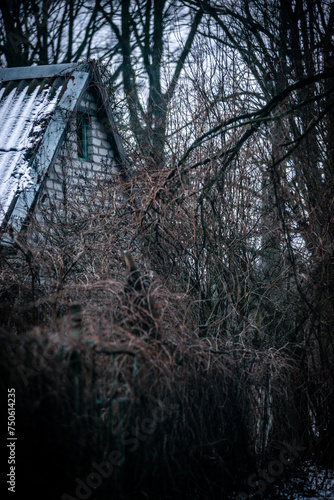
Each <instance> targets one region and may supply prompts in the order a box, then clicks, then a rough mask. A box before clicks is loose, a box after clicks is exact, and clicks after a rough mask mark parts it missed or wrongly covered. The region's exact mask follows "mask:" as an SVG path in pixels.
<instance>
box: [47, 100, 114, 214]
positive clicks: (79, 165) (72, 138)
mask: <svg viewBox="0 0 334 500" xmlns="http://www.w3.org/2000/svg"><path fill="white" fill-rule="evenodd" d="M96 114H97V105H96V102H95V99H94V96H93V95H92V93H91V92H89V90H87V91H86V92H85V94H84V96H83V97H82V99H81V102H80V105H79V107H78V111H77V113H76V114H75V115H74V116H73V118H72V120H71V122H70V124H69V128H68V131H67V133H66V137H65V141H64V143H63V145H62V147H61V150H60V152H59V154H58V158H57V160H56V162H55V164H54V166H53V167H52V169H51V170H50V171H49V172H48V174H47V178H46V181H45V186H44V188H43V190H42V192H41V194H40V196H39V206H40V208H42V207H43V208H45V206H46V204H48V205H51V206H53V207H55V206H57V208H59V209H61V205H62V204H64V203H67V202H68V201H69V198H76V199H79V200H80V199H81V201H85V200H87V197H89V196H91V193H92V191H93V190H94V189H96V188H97V186H98V185H99V187H100V188H101V183H102V182H105V184H106V185H108V183H109V184H110V183H112V181H113V180H114V179H115V177H117V173H118V172H117V167H116V162H115V159H114V151H113V149H112V147H111V145H110V143H109V141H108V139H107V134H106V132H105V130H104V127H103V125H102V124H101V123H100V122H99V120H98V119H97V116H96ZM83 115H84V116H86V117H87V118H88V121H89V127H88V133H87V142H88V158H87V160H83V159H80V158H79V157H78V143H77V142H78V140H77V130H76V128H77V119H80V116H83Z"/></svg>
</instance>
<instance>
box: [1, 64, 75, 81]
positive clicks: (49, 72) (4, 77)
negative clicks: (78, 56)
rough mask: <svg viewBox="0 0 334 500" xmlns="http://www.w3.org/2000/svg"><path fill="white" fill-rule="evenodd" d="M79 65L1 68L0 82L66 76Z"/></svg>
mask: <svg viewBox="0 0 334 500" xmlns="http://www.w3.org/2000/svg"><path fill="white" fill-rule="evenodd" d="M78 66H79V65H78V63H65V64H50V65H49V64H48V65H45V66H22V67H18V68H0V80H1V81H3V82H8V81H11V80H32V79H34V78H51V77H53V76H55V75H64V74H66V73H69V72H71V71H73V70H75V68H76V67H78Z"/></svg>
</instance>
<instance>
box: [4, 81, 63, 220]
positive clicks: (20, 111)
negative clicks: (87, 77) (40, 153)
mask: <svg viewBox="0 0 334 500" xmlns="http://www.w3.org/2000/svg"><path fill="white" fill-rule="evenodd" d="M15 83H16V85H15V84H13V82H11V83H2V84H1V85H0V123H1V129H0V224H1V222H2V220H3V218H4V217H5V214H6V212H7V210H8V208H9V206H10V204H11V202H12V200H13V197H14V196H15V195H16V194H17V193H18V192H19V191H22V190H23V189H24V188H26V187H27V186H28V185H29V184H30V183H31V182H32V181H31V177H30V166H29V159H30V157H31V155H32V153H33V150H34V148H35V147H36V145H37V144H38V143H39V140H40V138H41V135H42V132H43V130H44V128H45V126H46V124H47V121H48V119H49V117H50V115H51V113H52V112H53V110H54V109H55V107H56V105H57V102H58V101H59V97H60V94H61V90H62V86H63V84H64V79H62V78H57V79H55V80H53V81H52V82H50V81H46V80H45V79H40V80H22V81H17V82H15Z"/></svg>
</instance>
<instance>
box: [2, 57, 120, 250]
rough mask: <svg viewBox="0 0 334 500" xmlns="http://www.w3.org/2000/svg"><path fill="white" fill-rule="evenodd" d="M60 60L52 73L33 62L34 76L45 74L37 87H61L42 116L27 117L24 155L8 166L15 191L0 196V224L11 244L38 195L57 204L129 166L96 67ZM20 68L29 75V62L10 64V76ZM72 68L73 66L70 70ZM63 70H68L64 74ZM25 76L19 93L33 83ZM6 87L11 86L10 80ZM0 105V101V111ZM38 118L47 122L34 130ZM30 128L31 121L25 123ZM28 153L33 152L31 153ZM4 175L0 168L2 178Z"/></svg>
mask: <svg viewBox="0 0 334 500" xmlns="http://www.w3.org/2000/svg"><path fill="white" fill-rule="evenodd" d="M56 66H57V65H56ZM56 66H53V67H52V71H51V73H52V72H54V71H56V73H55V74H53V76H51V77H50V76H48V77H46V76H45V75H50V72H48V67H35V68H37V69H36V70H35V68H30V70H32V69H34V70H35V71H36V75H34V76H38V77H40V76H41V75H44V77H45V78H44V80H43V79H42V80H39V79H34V80H33V81H35V86H36V88H38V86H39V87H40V88H38V91H37V92H36V95H37V94H38V95H41V94H42V90H41V87H43V88H45V87H46V88H49V87H50V83H51V87H52V86H56V87H57V89H56V91H53V101H52V100H51V99H49V100H47V99H46V104H45V106H44V109H43V106H42V105H41V106H40V107H41V108H42V110H41V112H42V120H41V119H39V120H38V114H37V119H36V118H33V117H32V118H31V119H30V121H29V120H28V122H29V123H28V125H29V126H30V131H29V130H28V132H27V133H26V135H28V137H26V139H27V140H26V142H25V144H24V145H23V147H22V151H21V156H20V157H19V158H18V159H17V165H15V166H14V168H12V170H11V172H9V174H8V172H7V179H10V180H11V183H12V191H11V192H10V193H9V194H8V193H6V196H7V198H6V199H5V200H1V202H2V205H3V206H4V207H5V209H3V213H2V218H1V217H0V224H2V227H3V228H4V229H5V231H4V234H3V237H2V244H7V245H8V244H9V245H10V244H12V242H13V239H15V236H16V235H18V234H19V233H20V232H21V231H22V228H23V227H24V225H25V223H26V221H27V217H28V215H29V213H31V212H32V211H33V210H34V211H35V210H36V208H37V207H38V206H39V204H40V200H45V199H46V198H48V199H49V201H50V202H51V204H53V205H55V204H57V203H58V204H59V203H64V202H66V200H65V196H66V194H67V193H68V192H69V191H71V193H72V195H73V193H74V190H76V193H77V194H78V193H79V192H80V189H81V191H83V190H84V188H85V187H86V188H87V189H90V188H91V187H92V184H93V183H94V182H95V180H96V178H97V177H99V176H100V175H101V174H102V175H103V176H104V177H105V178H108V176H109V178H110V176H115V175H117V174H118V173H119V172H120V173H121V175H124V172H125V170H126V169H127V162H126V157H125V154H124V150H123V147H122V143H121V140H120V138H119V135H118V132H117V128H116V126H115V122H114V119H113V116H112V113H111V111H110V108H109V105H108V100H107V97H106V94H105V91H104V89H103V85H102V83H101V79H100V75H99V72H98V70H97V69H96V67H95V66H94V65H93V64H92V63H90V64H85V65H82V66H81V67H79V68H73V65H72V66H69V65H65V66H66V67H64V68H59V66H64V65H58V67H56ZM14 70H15V71H14ZM20 70H23V73H24V76H25V77H26V76H27V68H13V69H11V70H8V71H9V72H10V74H9V76H8V77H7V78H9V77H12V76H14V77H15V78H18V76H19V74H20ZM57 70H58V71H57ZM69 70H72V71H71V72H70V73H69ZM4 71H6V70H2V71H1V70H0V78H1V76H3V74H4ZM64 72H65V74H66V76H60V75H61V73H64ZM30 76H31V75H30ZM50 78H51V80H50ZM59 78H62V82H61V83H60V82H59V81H58V83H57V85H56V82H57V79H58V80H59ZM45 79H46V80H47V81H45ZM5 80H6V78H5ZM18 82H19V83H18ZM23 82H24V83H22V82H21V81H18V80H16V81H15V82H14V85H13V88H14V89H15V88H16V90H15V92H16V94H17V96H20V91H22V87H24V86H25V87H28V88H29V83H30V85H31V82H30V81H27V80H23ZM27 82H28V83H27ZM36 82H37V83H36ZM20 85H21V88H20ZM15 86H16V87H15ZM6 90H7V91H8V85H7V86H6V89H5V91H6ZM0 92H1V90H0ZM42 95H43V94H42ZM33 97H34V96H33ZM33 97H32V98H31V100H32V99H33ZM18 99H19V97H18ZM2 108H3V107H2ZM2 108H1V107H0V115H1V109H2ZM45 109H48V110H49V111H48V113H49V114H48V113H46V112H45ZM13 112H14V111H13ZM80 120H85V123H86V125H85V148H86V150H85V155H86V157H85V158H82V152H81V153H80V152H79V149H80V144H79V142H78V140H79V138H78V123H80ZM14 121H15V117H14ZM17 122H18V123H16V128H17V130H16V134H18V133H19V128H20V126H21V127H22V123H23V122H24V120H23V119H22V120H21V122H22V123H21V122H20V120H17ZM38 124H39V125H41V126H44V127H45V128H44V130H42V131H39V134H38V133H37V134H35V136H34V131H35V130H36V128H37V129H38ZM27 128H29V127H28V126H26V129H27ZM81 132H82V131H81ZM81 132H80V133H81ZM5 140H7V137H6V136H4V134H3V142H4V141H5ZM34 140H35V142H33V141H34ZM31 144H32V145H33V147H32V146H31ZM24 146H25V151H24ZM4 149H5V148H4ZM7 149H9V148H7ZM0 152H1V145H0ZM8 152H9V151H7V153H8ZM16 153H17V151H16ZM27 153H30V158H29V155H28V154H27ZM6 168H7V170H8V169H9V167H8V162H7V166H6V161H5V160H4V162H3V163H2V172H3V173H6ZM19 169H21V172H22V175H21V177H20V175H19V176H18V175H17V172H18V170H19ZM24 175H25V176H26V182H25V183H24V182H22V176H24ZM1 180H2V179H1V172H0V182H1ZM6 229H7V231H6ZM8 229H10V233H9V232H8ZM13 235H14V238H13Z"/></svg>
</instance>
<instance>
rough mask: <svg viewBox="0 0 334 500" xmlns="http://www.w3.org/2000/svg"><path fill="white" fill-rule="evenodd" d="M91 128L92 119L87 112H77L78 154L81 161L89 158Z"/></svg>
mask: <svg viewBox="0 0 334 500" xmlns="http://www.w3.org/2000/svg"><path fill="white" fill-rule="evenodd" d="M89 130H90V119H89V115H88V114H87V113H77V119H76V139H77V156H78V159H79V160H81V161H88V160H89V144H88V138H89Z"/></svg>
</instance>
